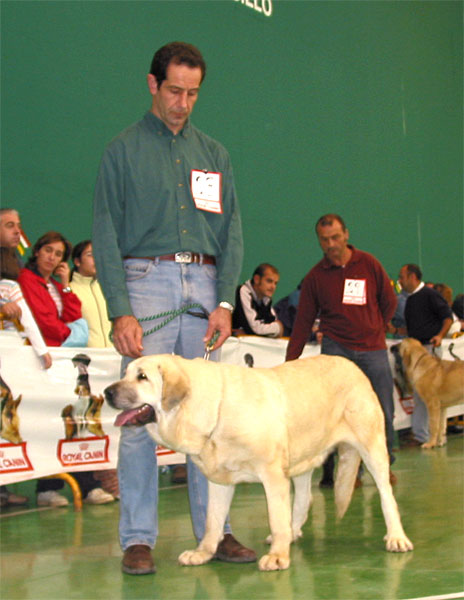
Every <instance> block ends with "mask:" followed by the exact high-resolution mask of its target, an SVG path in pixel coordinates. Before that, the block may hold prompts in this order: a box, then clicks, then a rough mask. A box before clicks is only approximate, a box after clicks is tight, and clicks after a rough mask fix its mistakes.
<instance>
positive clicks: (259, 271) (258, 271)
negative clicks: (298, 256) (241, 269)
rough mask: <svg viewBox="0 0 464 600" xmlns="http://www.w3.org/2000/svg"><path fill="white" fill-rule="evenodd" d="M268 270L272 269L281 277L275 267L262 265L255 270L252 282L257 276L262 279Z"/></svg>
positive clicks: (267, 264)
mask: <svg viewBox="0 0 464 600" xmlns="http://www.w3.org/2000/svg"><path fill="white" fill-rule="evenodd" d="M266 269H270V270H271V271H272V272H273V273H276V274H277V275H279V270H278V269H277V267H274V265H270V264H269V263H261V264H260V265H258V266H257V267H256V269H255V270H254V272H253V275H252V276H251V280H252V281H253V279H254V277H255V275H259V277H262V276H263V275H264V272H265V271H266Z"/></svg>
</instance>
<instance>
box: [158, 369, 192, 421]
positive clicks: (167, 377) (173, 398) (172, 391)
mask: <svg viewBox="0 0 464 600" xmlns="http://www.w3.org/2000/svg"><path fill="white" fill-rule="evenodd" d="M158 369H159V372H160V374H161V378H162V380H163V388H162V391H161V405H162V407H163V410H164V411H166V412H168V411H170V410H171V409H172V408H174V407H175V406H177V405H178V404H180V403H181V402H182V400H183V399H184V398H185V397H186V396H188V394H189V393H190V382H189V379H188V377H187V375H186V374H185V373H184V371H182V369H181V368H180V367H179V366H178V365H176V364H172V363H171V364H169V366H168V365H167V364H160V365H158Z"/></svg>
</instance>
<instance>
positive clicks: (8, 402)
mask: <svg viewBox="0 0 464 600" xmlns="http://www.w3.org/2000/svg"><path fill="white" fill-rule="evenodd" d="M0 396H1V411H2V420H1V423H0V437H2V438H3V439H4V440H8V441H9V442H11V443H12V444H20V443H21V442H22V441H23V440H22V438H21V434H20V433H19V416H18V406H19V403H20V402H21V398H22V396H19V397H18V398H16V400H14V399H13V394H12V393H11V390H10V388H9V386H8V385H7V384H6V383H5V381H4V380H3V379H2V378H1V377H0Z"/></svg>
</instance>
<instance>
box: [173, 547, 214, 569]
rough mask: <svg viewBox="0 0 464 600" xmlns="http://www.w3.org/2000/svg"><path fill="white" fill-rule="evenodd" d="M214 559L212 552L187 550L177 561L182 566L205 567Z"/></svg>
mask: <svg viewBox="0 0 464 600" xmlns="http://www.w3.org/2000/svg"><path fill="white" fill-rule="evenodd" d="M212 558H213V554H212V553H211V552H206V551H205V550H186V551H185V552H182V554H181V555H180V556H179V558H178V559H177V560H178V561H179V563H180V564H181V565H184V566H189V565H190V566H196V565H204V564H205V563H207V562H208V561H210V560H211V559H212Z"/></svg>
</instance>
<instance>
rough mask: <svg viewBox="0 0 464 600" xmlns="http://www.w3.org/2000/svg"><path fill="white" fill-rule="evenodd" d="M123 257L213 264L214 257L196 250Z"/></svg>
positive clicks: (214, 262) (214, 261)
mask: <svg viewBox="0 0 464 600" xmlns="http://www.w3.org/2000/svg"><path fill="white" fill-rule="evenodd" d="M124 258H143V259H145V260H172V261H174V262H176V263H183V264H187V265H188V264H190V263H199V264H203V265H215V264H216V258H215V257H214V256H211V255H210V254H199V253H198V252H176V253H175V254H162V255H161V256H125V257H124Z"/></svg>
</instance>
